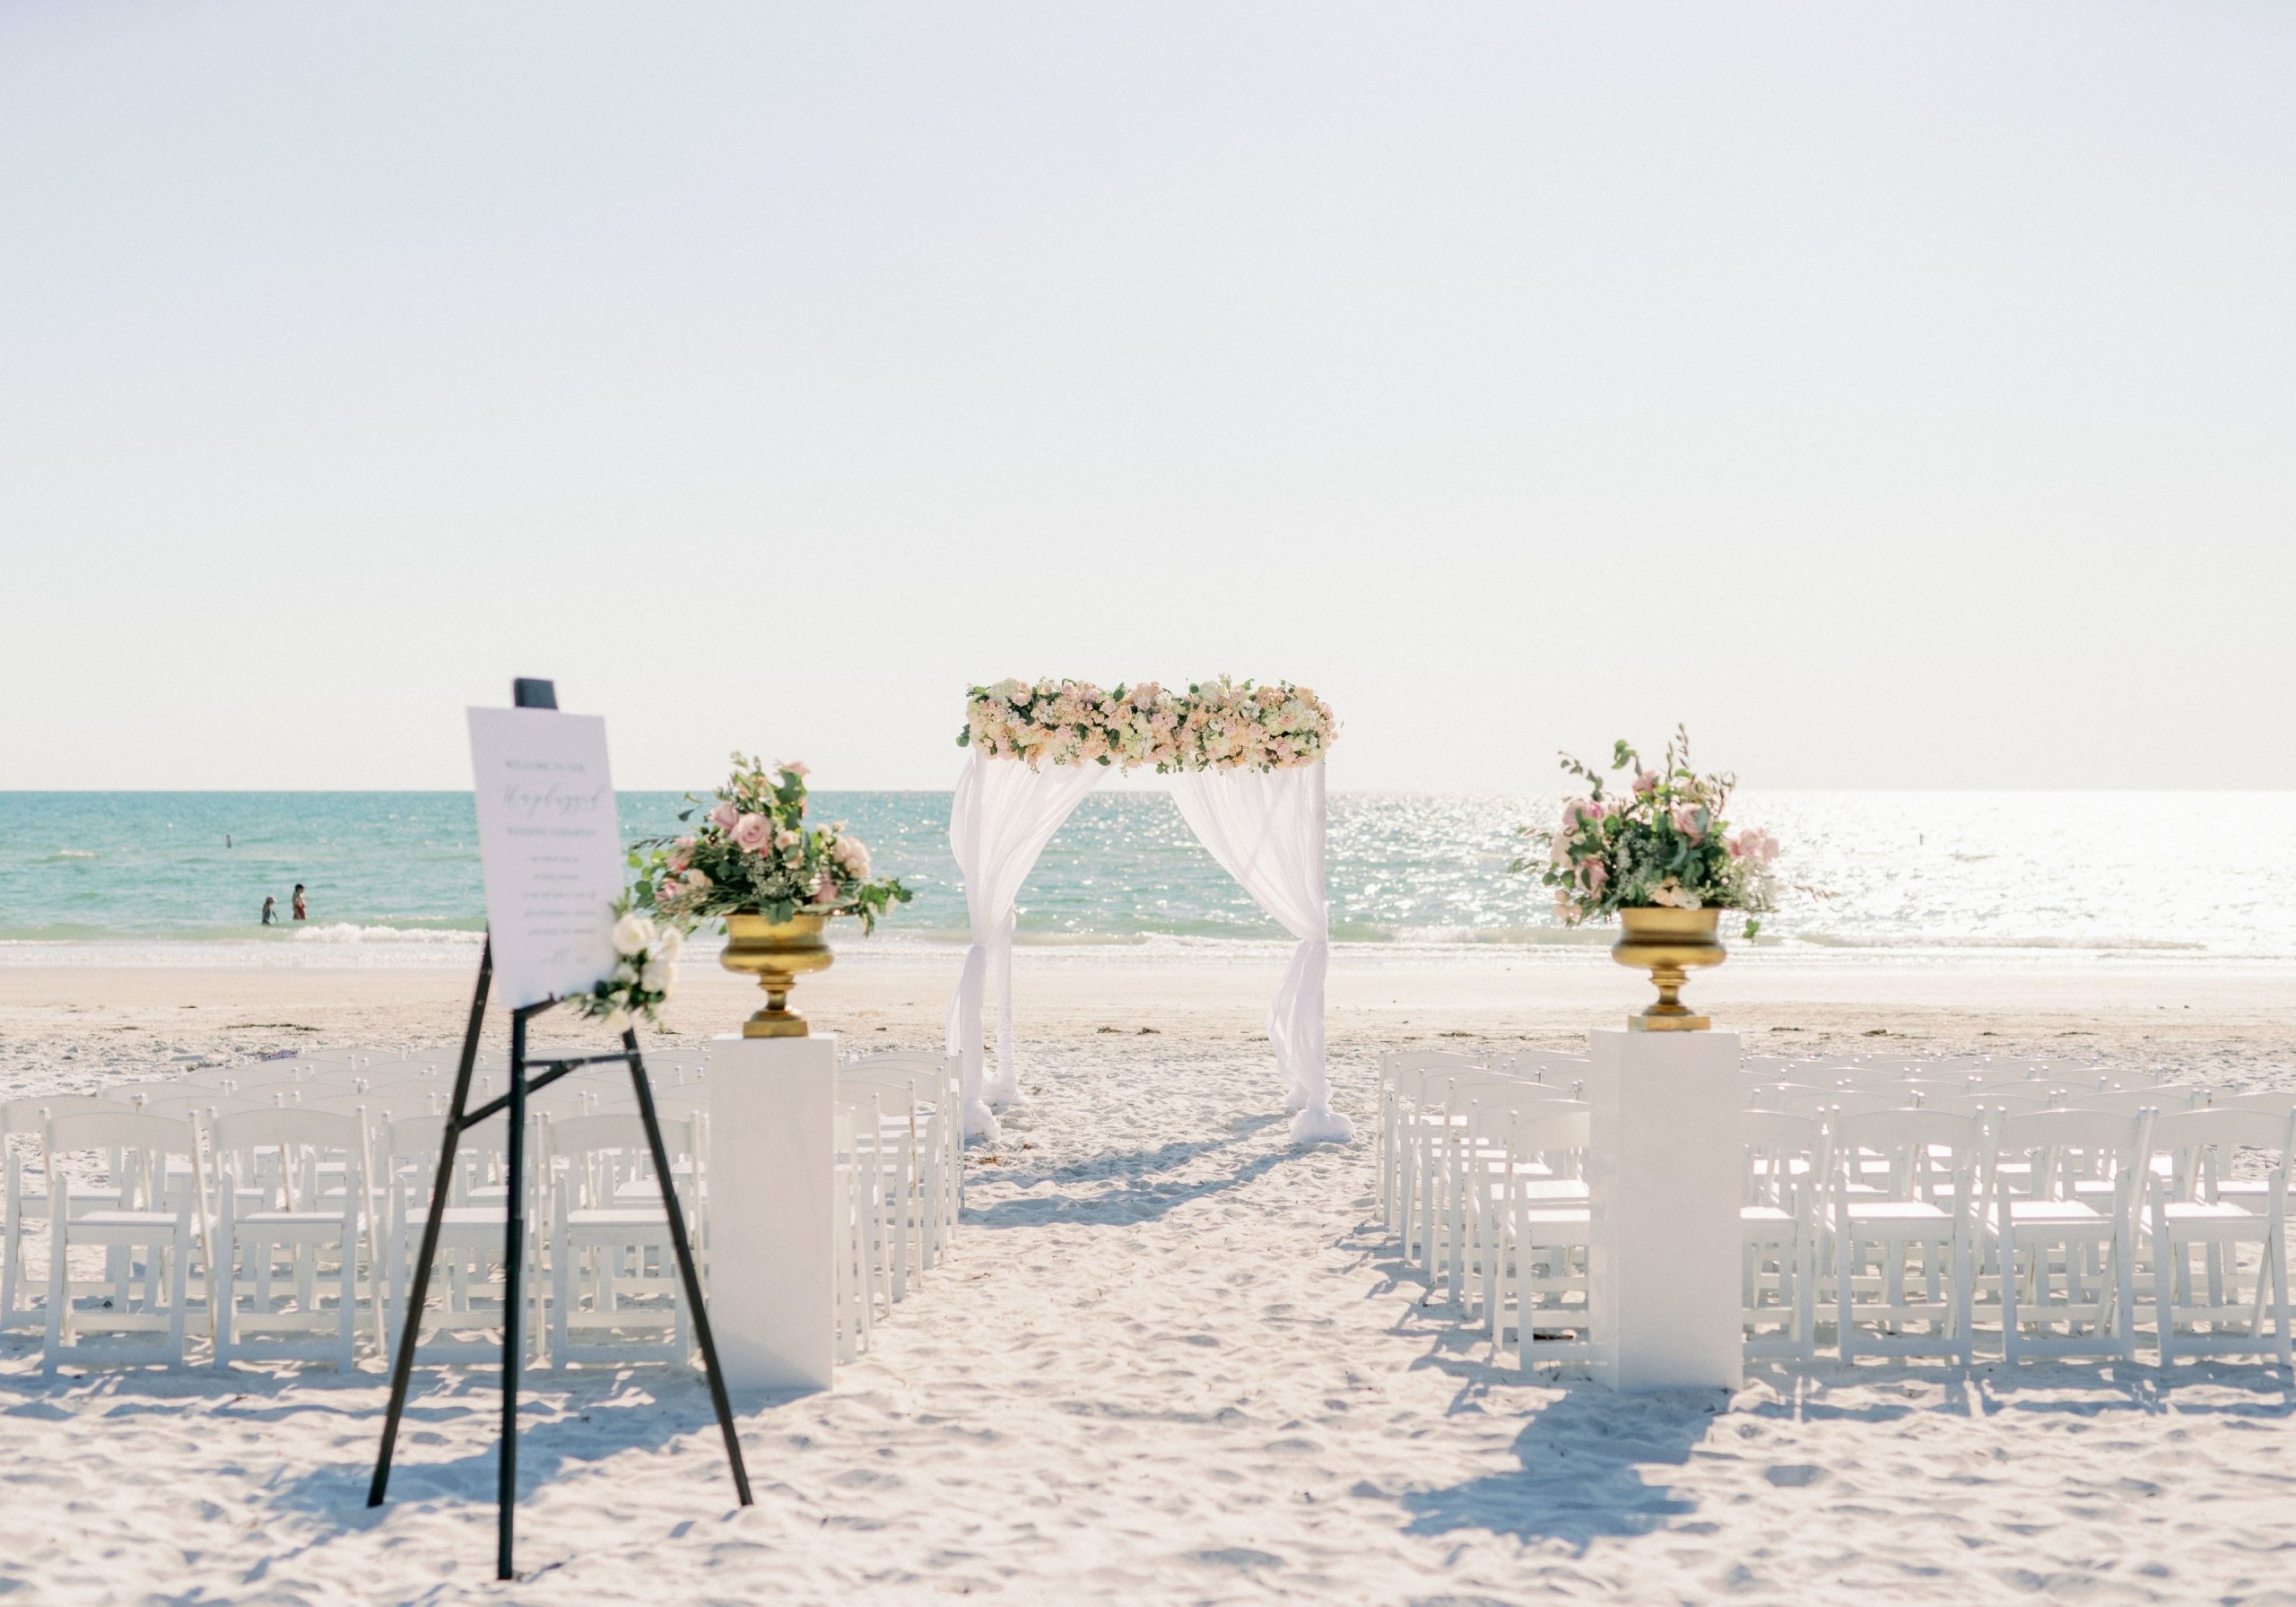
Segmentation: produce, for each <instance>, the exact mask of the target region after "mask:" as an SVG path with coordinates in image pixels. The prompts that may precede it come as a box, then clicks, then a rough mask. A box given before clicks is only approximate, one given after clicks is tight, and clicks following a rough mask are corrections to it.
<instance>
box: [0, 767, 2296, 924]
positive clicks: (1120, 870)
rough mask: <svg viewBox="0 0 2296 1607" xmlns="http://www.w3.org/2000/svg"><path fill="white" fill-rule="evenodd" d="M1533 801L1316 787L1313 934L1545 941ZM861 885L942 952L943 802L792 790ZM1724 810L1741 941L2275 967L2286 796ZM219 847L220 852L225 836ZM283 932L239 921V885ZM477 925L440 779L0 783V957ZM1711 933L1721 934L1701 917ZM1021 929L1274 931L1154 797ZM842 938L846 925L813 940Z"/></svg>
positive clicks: (454, 798)
mask: <svg viewBox="0 0 2296 1607" xmlns="http://www.w3.org/2000/svg"><path fill="white" fill-rule="evenodd" d="M620 802H621V810H622V828H623V831H624V833H625V835H626V836H627V837H629V838H633V839H634V838H641V837H647V836H651V835H656V834H660V833H665V832H669V831H671V830H674V829H675V827H676V823H677V822H676V812H677V810H678V809H679V808H680V807H681V806H682V803H683V800H682V799H681V798H680V797H679V795H675V794H671V793H625V794H623V795H622V796H621V800H620ZM1556 802H1557V800H1556V798H1555V797H1553V796H1551V795H1534V794H1478V795H1427V794H1401V793H1344V794H1336V795H1334V796H1333V797H1332V800H1331V824H1330V839H1329V875H1330V893H1331V904H1332V929H1333V936H1334V938H1335V940H1336V942H1339V943H1341V944H1344V945H1405V946H1408V947H1412V948H1423V947H1430V946H1433V947H1448V948H1454V949H1456V948H1457V946H1459V945H1502V946H1506V945H1511V946H1515V947H1517V948H1518V949H1519V948H1521V947H1526V946H1539V945H1558V946H1570V945H1576V944H1596V943H1607V942H1609V941H1611V936H1612V934H1610V933H1609V932H1607V931H1594V930H1586V931H1577V932H1574V931H1570V930H1568V929H1565V928H1564V927H1562V926H1561V924H1560V923H1559V922H1557V921H1556V920H1555V918H1554V916H1553V915H1552V911H1551V909H1550V908H1549V899H1548V897H1547V896H1546V894H1545V893H1544V890H1543V889H1542V888H1540V886H1539V885H1538V884H1537V882H1536V881H1535V879H1534V878H1533V877H1530V876H1526V875H1513V874H1509V873H1508V871H1507V868H1506V867H1507V863H1508V861H1509V858H1511V857H1512V856H1514V855H1515V854H1516V853H1517V852H1518V848H1519V847H1521V844H1520V842H1519V839H1518V838H1517V837H1516V835H1515V834H1516V830H1517V829H1518V827H1519V826H1521V825H1523V824H1524V823H1526V822H1528V821H1538V822H1541V823H1544V822H1545V821H1550V820H1551V819H1552V816H1553V812H1554V808H1555V804H1556ZM813 810H814V812H816V814H817V815H818V816H819V817H820V818H823V819H829V820H839V821H845V822H846V823H847V824H848V826H849V827H850V828H851V829H852V830H855V831H856V832H857V833H859V834H860V835H861V837H862V838H864V839H865V841H867V842H868V844H869V845H870V847H871V849H872V851H873V854H874V858H875V862H876V864H877V866H878V867H879V869H880V871H881V872H883V873H891V874H896V875H899V876H900V878H901V879H902V880H903V881H904V882H907V883H908V884H909V886H910V887H912V888H913V889H915V890H916V894H917V898H916V901H915V902H914V903H911V904H909V905H907V906H903V907H900V908H897V909H896V910H895V911H894V914H893V916H892V917H891V919H890V920H889V921H888V922H887V923H886V924H885V925H883V926H882V927H881V928H880V935H879V938H878V939H877V940H876V941H877V942H881V943H883V944H886V945H891V946H906V945H914V944H954V943H958V942H962V941H963V934H964V925H965V917H964V904H963V897H962V892H961V889H960V888H959V887H958V885H957V882H956V873H955V865H954V864H953V862H952V859H951V857H950V854H949V847H948V813H949V795H948V794H946V793H932V792H877V793H844V794H839V793H819V794H816V795H814V797H813ZM1733 815H1734V818H1735V822H1736V823H1738V824H1740V825H1761V826H1765V827H1767V828H1769V829H1770V830H1771V831H1772V832H1774V833H1775V834H1776V835H1777V836H1778V837H1779V839H1780V840H1781V841H1782V843H1783V844H1784V853H1783V856H1782V858H1781V862H1780V864H1781V868H1782V870H1783V871H1784V872H1785V873H1786V877H1787V880H1788V881H1790V882H1795V883H1797V884H1800V885H1801V886H1802V887H1804V888H1806V889H1809V890H1811V891H1809V892H1797V893H1795V894H1792V895H1789V896H1788V898H1787V902H1786V904H1785V906H1784V908H1780V909H1779V911H1778V912H1777V913H1776V914H1775V915H1773V916H1770V917H1768V918H1767V919H1766V920H1765V922H1764V927H1765V932H1764V941H1765V942H1775V943H1777V944H1779V945H1781V946H1785V947H1789V948H1799V949H1803V950H1806V951H1813V952H1814V951H1818V950H1823V949H1833V950H1844V949H1848V950H1906V951H1923V952H1926V953H1944V952H1952V951H1961V952H1977V953H1982V952H1989V951H2016V950H2023V951H2043V950H2057V951H2063V950H2074V951H2113V952H2158V953H2161V954H2164V955H2165V954H2179V953H2181V954H2191V955H2205V956H2217V957H2228V958H2231V957H2237V958H2264V959H2286V958H2291V957H2296V856H2290V855H2289V854H2288V853H2287V852H2286V850H2285V845H2286V844H2287V843H2289V842H2290V841H2292V840H2296V793H2265V792H2248V793H2229V792H2228V793H2108V792H2099V793H1935V792H1922V793H1910V792H1909V793H1874V792H1837V793H1822V792H1771V793H1761V792H1754V791H1748V792H1744V793H1742V794H1741V795H1739V798H1738V800H1737V803H1736V806H1735V808H1734V810H1733ZM227 839H228V844H227ZM296 882H303V883H305V884H306V885H307V887H308V889H309V905H310V920H309V923H308V924H307V925H302V926H300V927H297V926H292V925H283V926H281V927H278V928H273V929H268V930H266V929H265V928H263V927H261V926H259V925H257V913H258V911H259V910H260V908H261V906H262V903H263V899H264V897H265V895H266V894H269V895H272V896H274V897H276V898H277V899H278V900H279V908H280V912H281V917H282V919H283V920H284V919H285V916H286V911H287V906H288V895H289V892H290V890H291V888H292V887H293V885H294V884H295V883H296ZM482 925H483V915H482V908H481V889H480V878H479V866H478V854H477V847H476V842H475V838H474V831H473V826H472V812H471V800H470V796H469V795H468V794H466V793H28V792H18V793H0V962H5V961H7V960H16V961H18V962H23V961H28V960H37V959H39V958H41V957H47V958H50V959H53V958H56V957H58V956H59V952H60V951H70V950H71V949H74V948H80V947H84V946H86V945H91V944H122V943H126V944H133V945H135V946H136V947H138V948H139V949H150V948H152V947H154V946H159V947H161V948H170V949H172V948H176V947H178V946H196V945H219V944H222V945H249V946H250V947H249V948H248V950H246V951H244V952H245V954H246V955H247V956H248V957H251V958H254V959H256V960H263V959H265V958H266V957H268V958H272V959H275V960H280V961H283V962H292V961H293V960H296V959H311V960H316V959H319V958H321V955H320V954H319V953H318V952H317V949H318V948H319V946H322V945H323V946H325V947H326V958H327V959H328V960H330V962H336V961H344V960H348V961H352V962H354V963H363V962H367V961H370V960H371V961H373V962H377V963H394V964H404V963H422V962H423V961H424V960H426V959H428V958H431V957H434V956H435V958H437V959H439V960H455V961H456V962H458V963H459V962H463V961H465V960H467V958H468V956H469V951H470V948H471V946H472V945H474V944H475V943H476V942H477V941H478V936H479V933H480V930H481V927H482ZM1725 930H1726V932H1727V931H1728V930H1730V928H1729V927H1728V926H1727V925H1726V928H1725ZM1020 936H1021V941H1022V942H1032V943H1040V944H1118V945H1126V946H1133V947H1147V948H1171V947H1184V948H1195V947H1197V946H1200V945H1205V944H1222V943H1237V942H1248V943H1252V944H1256V945H1257V944H1265V943H1267V942H1275V941H1281V939H1282V937H1283V934H1282V933H1281V931H1280V929H1278V928H1277V927H1276V926H1275V925H1274V923H1273V922H1271V921H1269V920H1268V919H1267V918H1266V917H1265V916H1262V915H1261V914H1260V913H1259V912H1258V911H1257V909H1256V908H1254V907H1253V905H1252V903H1251V901H1250V899H1248V897H1246V896H1245V894H1244V893H1243V892H1242V890H1240V889H1239V888H1238V887H1237V886H1236V885H1235V884H1234V883H1233V882H1231V881H1230V880H1229V879H1228V878H1227V876H1226V875H1225V874H1224V873H1222V871H1221V870H1220V869H1219V867H1218V866H1217V865H1215V864H1213V861H1212V859H1211V857H1210V856H1208V855H1206V854H1205V852H1204V851H1203V849H1202V848H1201V847H1198V846H1197V844H1196V840H1195V838H1193V837H1192V836H1191V835H1190V833H1189V832H1188V830H1187V826H1186V825H1185V824H1184V823H1183V822H1182V821H1181V819H1180V816H1179V812H1178V810H1177V809H1176V808H1175V807H1174V806H1173V804H1172V803H1171V800H1170V797H1169V796H1168V795H1164V794H1161V793H1156V792H1119V793H1108V794H1103V795H1098V796H1095V797H1092V798H1091V799H1088V800H1087V801H1086V802H1085V803H1084V804H1083V807H1082V808H1081V809H1079V810H1078V812H1076V814H1075V816H1074V818H1073V819H1071V820H1070V821H1069V822H1068V824H1067V825H1066V826H1065V827H1064V828H1063V829H1062V830H1061V832H1060V833H1059V835H1058V836H1057V837H1056V838H1054V839H1053V841H1052V843H1051V845H1050V847H1048V849H1047V851H1046V853H1045V856H1044V857H1043V859H1042V861H1041V862H1040V863H1039V865H1038V867H1037V869H1036V872H1035V873H1034V874H1033V875H1032V876H1031V879H1030V881H1029V883H1028V886H1027V888H1026V890H1024V892H1023V895H1022V914H1021V917H1020ZM840 941H847V940H840Z"/></svg>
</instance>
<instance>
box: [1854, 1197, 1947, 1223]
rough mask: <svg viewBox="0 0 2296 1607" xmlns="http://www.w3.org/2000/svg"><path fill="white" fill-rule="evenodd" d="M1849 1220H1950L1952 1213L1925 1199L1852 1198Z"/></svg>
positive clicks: (1881, 1221) (1928, 1221)
mask: <svg viewBox="0 0 2296 1607" xmlns="http://www.w3.org/2000/svg"><path fill="white" fill-rule="evenodd" d="M1848 1204H1849V1220H1851V1221H1853V1222H1860V1223H1864V1222H1873V1223H1885V1222H1922V1223H1931V1222H1935V1223H1946V1222H1951V1221H1952V1220H1953V1219H1952V1213H1951V1212H1948V1211H1946V1210H1945V1209H1944V1207H1943V1206H1939V1205H1932V1204H1931V1203H1929V1202H1928V1201H1926V1200H1859V1199H1854V1198H1853V1199H1852V1200H1850V1201H1849V1203H1848Z"/></svg>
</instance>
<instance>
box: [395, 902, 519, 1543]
mask: <svg viewBox="0 0 2296 1607" xmlns="http://www.w3.org/2000/svg"><path fill="white" fill-rule="evenodd" d="M493 977H494V945H493V943H492V942H491V941H490V942H488V943H487V945H486V947H485V948H483V949H482V950H481V951H479V957H478V986H477V989H476V990H475V991H474V993H473V995H472V996H471V1002H470V1025H469V1026H468V1027H467V1028H466V1029H465V1030H464V1032H463V1056H462V1061H461V1064H458V1065H457V1067H456V1068H455V1094H454V1099H453V1100H452V1102H451V1103H450V1104H449V1105H448V1108H447V1130H446V1132H445V1133H444V1134H442V1135H440V1137H439V1170H438V1174H437V1176H436V1177H433V1178H432V1179H431V1209H430V1211H429V1212H428V1213H426V1214H425V1216H424V1217H423V1220H422V1249H421V1250H420V1251H419V1252H418V1253H417V1254H416V1255H415V1257H414V1277H413V1281H412V1282H411V1283H410V1284H409V1285H408V1288H407V1294H406V1310H405V1311H404V1313H403V1314H401V1315H402V1322H401V1325H400V1328H399V1337H398V1355H397V1358H396V1359H395V1360H394V1361H393V1362H392V1364H391V1403H390V1411H389V1412H388V1413H387V1415H386V1416H385V1417H384V1419H383V1446H382V1449H381V1451H380V1452H379V1453H378V1454H377V1455H376V1457H375V1477H374V1479H373V1481H371V1482H370V1484H369V1485H368V1486H367V1505H368V1506H370V1507H379V1506H381V1505H382V1504H383V1496H384V1494H385V1493H386V1492H387V1490H389V1489H390V1482H391V1453H392V1452H393V1451H394V1450H395V1449H396V1447H397V1445H398V1425H399V1419H400V1418H401V1417H402V1416H403V1415H404V1412H405V1411H406V1387H407V1382H408V1380H409V1379H410V1378H411V1377H413V1371H414V1345H415V1341H416V1340H417V1339H418V1338H419V1337H420V1336H421V1334H422V1307H423V1303H424V1302H425V1301H426V1300H427V1299H429V1298H430V1294H431V1264H432V1263H433V1262H434V1261H435V1260H436V1259H437V1257H438V1254H439V1221H440V1220H441V1217H442V1214H443V1213H444V1212H445V1211H446V1209H447V1194H448V1188H449V1186H450V1185H451V1184H452V1183H453V1181H454V1176H455V1151H456V1149H457V1146H458V1145H459V1144H460V1143H461V1142H462V1136H463V1112H464V1111H465V1110H467V1109H468V1108H470V1077H471V1069H472V1067H473V1066H474V1065H475V1064H476V1063H477V1060H478V1035H479V1029H480V1028H481V1026H482V1025H483V1023H484V1021H485V1020H486V993H487V988H488V986H490V985H491V982H492V980H493ZM378 1270H379V1269H378Z"/></svg>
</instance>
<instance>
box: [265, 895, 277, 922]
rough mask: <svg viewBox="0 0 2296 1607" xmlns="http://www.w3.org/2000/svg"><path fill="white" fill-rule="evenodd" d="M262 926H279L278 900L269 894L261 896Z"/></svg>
mask: <svg viewBox="0 0 2296 1607" xmlns="http://www.w3.org/2000/svg"><path fill="white" fill-rule="evenodd" d="M263 924H264V925H266V926H276V925H279V900H278V899H274V898H273V897H272V896H271V895H270V894H269V893H265V894H264V895H263Z"/></svg>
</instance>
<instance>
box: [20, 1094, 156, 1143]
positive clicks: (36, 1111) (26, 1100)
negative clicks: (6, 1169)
mask: <svg viewBox="0 0 2296 1607" xmlns="http://www.w3.org/2000/svg"><path fill="white" fill-rule="evenodd" d="M91 1110H92V1111H115V1112H126V1111H128V1110H129V1107H127V1106H126V1105H123V1104H121V1103H120V1102H119V1101H118V1100H117V1099H106V1098H105V1097H104V1096H103V1095H101V1094H25V1095H23V1096H22V1097H21V1098H19V1099H10V1100H7V1101H6V1102H4V1103H0V1139H4V1138H6V1137H7V1136H8V1135H9V1134H17V1133H22V1134H30V1135H31V1136H32V1137H34V1138H38V1137H39V1135H40V1134H42V1133H43V1132H45V1131H46V1129H47V1127H48V1118H49V1117H50V1116H78V1115H81V1114H82V1113H83V1112H86V1111H91Z"/></svg>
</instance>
